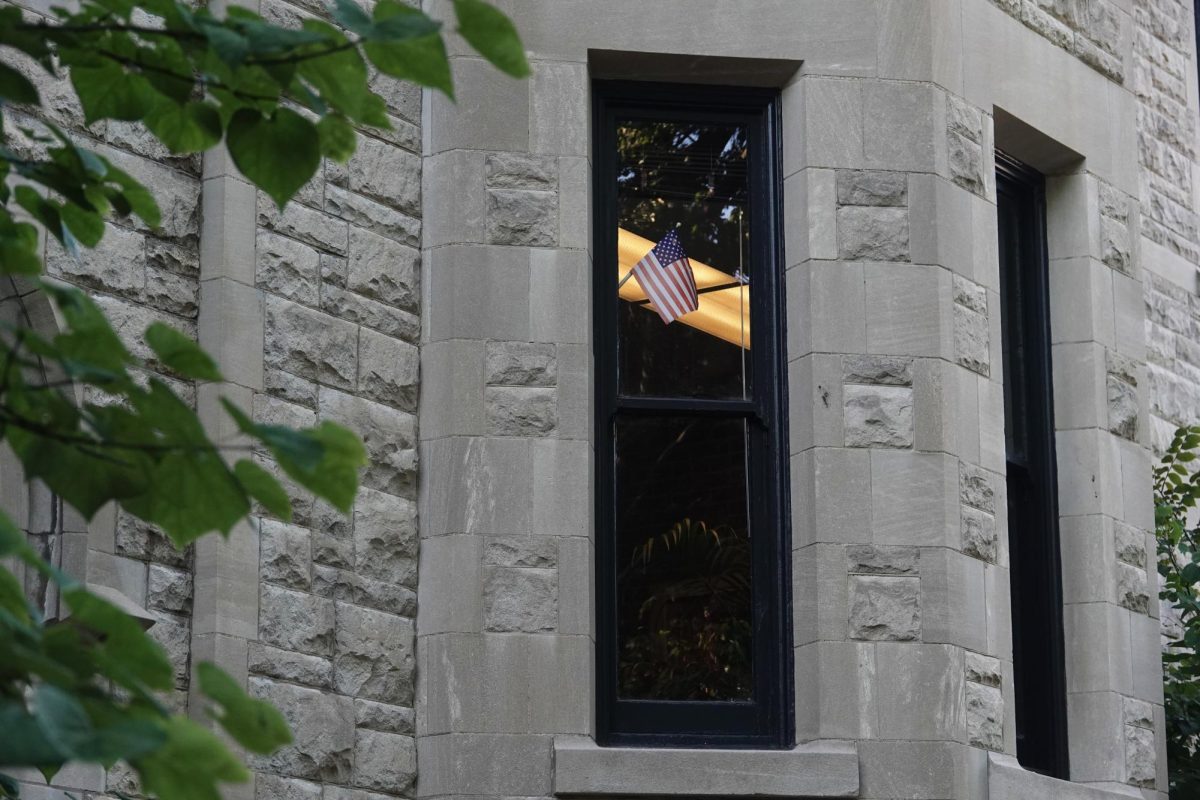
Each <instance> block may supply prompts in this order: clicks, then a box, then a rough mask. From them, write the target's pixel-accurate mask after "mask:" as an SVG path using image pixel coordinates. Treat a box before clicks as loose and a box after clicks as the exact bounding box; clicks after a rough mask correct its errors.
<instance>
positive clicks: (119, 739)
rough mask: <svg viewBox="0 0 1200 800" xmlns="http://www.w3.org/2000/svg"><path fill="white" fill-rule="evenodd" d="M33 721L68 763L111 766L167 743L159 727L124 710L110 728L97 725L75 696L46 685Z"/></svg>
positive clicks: (36, 699)
mask: <svg viewBox="0 0 1200 800" xmlns="http://www.w3.org/2000/svg"><path fill="white" fill-rule="evenodd" d="M33 703H34V718H35V719H36V720H37V722H38V725H39V727H40V728H41V729H42V733H43V734H44V735H45V737H46V739H47V741H49V742H50V743H51V744H53V745H54V747H55V748H56V749H57V750H58V751H59V752H61V753H62V754H63V756H64V757H65V758H67V759H69V760H74V761H86V762H99V763H100V764H102V765H104V766H106V767H107V766H111V765H112V764H114V763H116V762H117V761H118V760H120V759H123V758H124V759H128V758H136V757H138V756H141V755H144V754H146V753H149V752H151V751H153V750H155V749H156V748H158V747H159V746H161V745H162V743H163V742H164V741H165V739H166V736H165V734H164V733H163V730H162V728H161V726H160V725H157V724H155V723H153V722H151V721H149V720H147V719H137V718H134V717H131V716H130V715H129V714H128V712H125V711H124V710H122V711H121V712H119V713H118V714H116V715H115V719H113V720H112V722H111V723H110V724H107V725H100V726H98V725H96V724H94V722H93V720H92V719H91V718H90V717H89V715H88V713H87V711H86V710H85V709H84V706H83V704H82V703H80V701H79V700H78V699H77V697H76V695H74V694H72V693H69V692H67V691H65V690H63V689H60V688H59V687H57V686H54V685H52V684H46V683H43V684H41V685H40V686H38V687H37V689H36V690H35V691H34V695H33Z"/></svg>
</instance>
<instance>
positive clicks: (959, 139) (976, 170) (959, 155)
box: [946, 132, 986, 193]
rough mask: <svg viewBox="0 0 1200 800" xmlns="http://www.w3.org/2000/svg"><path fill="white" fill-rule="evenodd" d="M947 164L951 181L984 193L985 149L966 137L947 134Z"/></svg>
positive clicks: (952, 133) (970, 189)
mask: <svg viewBox="0 0 1200 800" xmlns="http://www.w3.org/2000/svg"><path fill="white" fill-rule="evenodd" d="M946 153H947V155H946V164H947V166H948V168H949V170H950V179H951V180H952V181H954V182H955V183H957V184H958V185H959V186H961V187H963V188H964V189H967V190H969V191H972V192H976V193H982V192H983V190H984V187H985V186H986V180H985V179H984V174H983V165H984V162H983V148H982V147H980V146H979V145H978V144H976V143H975V142H973V141H971V140H970V139H968V138H967V137H965V136H961V135H959V134H957V133H954V132H949V133H947V134H946Z"/></svg>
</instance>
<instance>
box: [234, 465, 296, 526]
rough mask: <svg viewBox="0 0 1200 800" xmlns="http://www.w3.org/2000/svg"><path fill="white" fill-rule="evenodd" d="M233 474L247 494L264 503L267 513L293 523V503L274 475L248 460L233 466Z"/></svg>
mask: <svg viewBox="0 0 1200 800" xmlns="http://www.w3.org/2000/svg"><path fill="white" fill-rule="evenodd" d="M233 474H234V476H235V477H236V478H237V479H238V481H239V482H240V483H241V484H242V489H244V490H245V491H246V494H248V495H250V496H251V497H253V498H254V499H255V500H257V501H258V502H260V503H262V504H263V507H264V508H265V509H267V511H269V512H271V513H272V514H274V515H275V516H277V517H279V518H280V519H282V520H283V521H284V522H290V521H291V519H292V504H291V501H290V500H289V499H288V495H287V492H285V491H284V489H283V487H282V486H280V484H279V481H277V480H275V476H274V475H272V474H271V473H269V472H267V471H266V470H265V469H263V468H262V467H260V466H259V465H258V464H255V463H254V462H253V461H251V460H249V459H246V458H243V459H241V460H240V461H238V462H237V463H236V464H234V465H233Z"/></svg>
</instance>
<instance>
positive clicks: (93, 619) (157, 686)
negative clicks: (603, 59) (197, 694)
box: [63, 585, 175, 691]
mask: <svg viewBox="0 0 1200 800" xmlns="http://www.w3.org/2000/svg"><path fill="white" fill-rule="evenodd" d="M63 599H65V600H66V601H67V605H68V606H69V607H70V609H71V616H70V617H69V621H70V623H71V624H72V625H75V626H83V627H86V628H88V629H90V630H92V631H94V632H96V633H98V634H101V635H102V636H103V640H102V641H101V642H100V643H99V644H98V645H96V659H97V662H98V663H100V664H102V665H103V666H104V667H105V668H106V669H107V671H108V674H109V676H110V677H111V678H112V679H113V680H115V681H116V682H117V683H119V684H120V685H122V686H124V687H126V688H132V687H136V686H140V685H144V686H146V687H147V688H150V689H153V690H157V691H166V690H168V689H170V688H171V687H172V686H173V685H174V683H175V671H174V669H173V668H172V667H171V662H170V660H169V659H168V658H167V654H166V652H165V651H164V650H163V649H162V646H161V645H159V644H158V642H156V641H154V640H153V639H151V638H150V636H149V635H147V633H146V632H145V631H143V630H142V626H141V625H139V624H138V623H137V620H135V619H134V618H133V617H131V616H129V615H128V614H126V613H125V612H124V611H122V610H121V609H119V608H117V607H116V606H115V605H113V604H112V603H110V602H108V601H107V600H105V599H103V598H101V597H99V596H97V595H94V594H92V593H91V592H89V591H88V590H87V589H86V588H84V587H83V586H79V585H76V586H73V587H70V588H64V589H63Z"/></svg>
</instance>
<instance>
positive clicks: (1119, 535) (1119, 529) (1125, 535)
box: [1113, 522, 1146, 569]
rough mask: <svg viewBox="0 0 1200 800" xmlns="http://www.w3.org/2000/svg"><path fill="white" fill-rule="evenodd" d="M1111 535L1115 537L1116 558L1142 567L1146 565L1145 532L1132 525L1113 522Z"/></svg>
mask: <svg viewBox="0 0 1200 800" xmlns="http://www.w3.org/2000/svg"><path fill="white" fill-rule="evenodd" d="M1113 535H1114V536H1115V537H1116V548H1117V558H1119V559H1120V560H1122V561H1124V562H1125V563H1126V564H1132V565H1134V566H1135V567H1141V568H1143V569H1144V568H1145V566H1146V534H1145V533H1143V532H1142V531H1141V530H1139V529H1138V528H1135V527H1133V526H1132V525H1126V524H1125V523H1123V522H1113Z"/></svg>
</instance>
